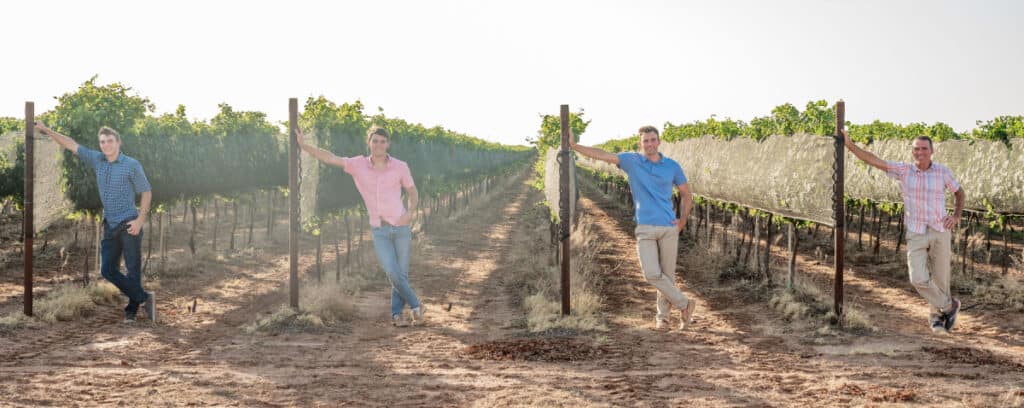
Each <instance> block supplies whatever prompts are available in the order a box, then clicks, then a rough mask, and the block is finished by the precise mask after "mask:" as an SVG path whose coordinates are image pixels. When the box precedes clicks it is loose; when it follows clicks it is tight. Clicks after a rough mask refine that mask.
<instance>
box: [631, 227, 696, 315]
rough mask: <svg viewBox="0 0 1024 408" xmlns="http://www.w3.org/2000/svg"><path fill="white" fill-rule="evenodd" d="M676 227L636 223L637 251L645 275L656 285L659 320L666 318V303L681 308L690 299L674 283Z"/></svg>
mask: <svg viewBox="0 0 1024 408" xmlns="http://www.w3.org/2000/svg"><path fill="white" fill-rule="evenodd" d="M678 252H679V230H677V229H676V227H659V226H656V225H643V224H641V225H637V227H636V253H637V255H638V256H639V258H640V269H643V271H644V278H646V279H647V281H648V282H650V283H651V284H652V285H654V287H655V288H657V289H658V315H657V319H658V320H668V317H669V312H670V311H671V309H669V303H671V304H672V305H673V306H675V307H677V308H679V310H683V309H685V308H686V305H687V303H689V301H688V300H687V299H686V295H684V294H683V292H682V291H680V290H679V288H677V287H676V257H677V255H678Z"/></svg>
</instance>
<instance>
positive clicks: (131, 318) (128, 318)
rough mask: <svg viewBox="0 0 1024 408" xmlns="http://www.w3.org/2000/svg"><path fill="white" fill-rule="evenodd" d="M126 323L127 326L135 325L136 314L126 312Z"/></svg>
mask: <svg viewBox="0 0 1024 408" xmlns="http://www.w3.org/2000/svg"><path fill="white" fill-rule="evenodd" d="M124 323H125V324H135V313H128V312H125V314H124Z"/></svg>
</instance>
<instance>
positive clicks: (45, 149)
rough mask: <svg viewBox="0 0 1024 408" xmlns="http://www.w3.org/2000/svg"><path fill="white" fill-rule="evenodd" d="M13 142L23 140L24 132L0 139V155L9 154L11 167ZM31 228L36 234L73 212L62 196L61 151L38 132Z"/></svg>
mask: <svg viewBox="0 0 1024 408" xmlns="http://www.w3.org/2000/svg"><path fill="white" fill-rule="evenodd" d="M15 139H20V140H25V133H24V132H10V133H7V134H5V135H3V137H0V152H5V153H7V154H9V157H7V159H8V160H9V161H10V162H11V163H13V162H14V161H15V159H16V157H14V154H15V149H13V145H14V142H15ZM33 140H34V142H35V143H33V152H34V156H35V157H34V159H35V161H34V162H33V164H34V165H33V166H32V167H33V171H34V173H35V174H34V180H33V185H32V186H33V190H34V192H33V200H32V203H33V212H32V216H33V220H32V221H33V222H32V224H33V227H34V230H35V232H36V233H38V232H40V231H42V230H44V229H46V228H47V227H49V226H50V225H52V224H53V223H54V222H56V221H59V220H60V219H62V218H64V217H65V216H67V214H68V213H70V212H71V210H72V209H73V208H74V207H73V205H72V204H71V201H69V200H68V199H67V198H65V195H64V181H63V180H62V177H61V168H62V166H61V163H62V162H63V160H64V154H63V150H64V147H62V146H61V145H59V144H57V143H56V142H54V141H53V140H51V139H50V138H49V137H47V136H44V135H40V134H38V132H37V133H36V135H35V137H34V138H33Z"/></svg>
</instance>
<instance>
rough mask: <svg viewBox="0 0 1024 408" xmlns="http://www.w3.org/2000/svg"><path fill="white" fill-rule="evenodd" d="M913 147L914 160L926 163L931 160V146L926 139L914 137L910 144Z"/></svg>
mask: <svg viewBox="0 0 1024 408" xmlns="http://www.w3.org/2000/svg"><path fill="white" fill-rule="evenodd" d="M911 146H912V147H913V149H914V161H915V162H918V163H922V164H923V163H928V162H931V160H932V147H931V146H930V145H929V144H928V141H927V140H920V139H914V144H913V145H911Z"/></svg>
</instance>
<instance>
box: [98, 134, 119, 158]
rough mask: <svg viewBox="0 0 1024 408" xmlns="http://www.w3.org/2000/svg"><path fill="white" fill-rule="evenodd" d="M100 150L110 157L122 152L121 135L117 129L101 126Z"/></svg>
mask: <svg viewBox="0 0 1024 408" xmlns="http://www.w3.org/2000/svg"><path fill="white" fill-rule="evenodd" d="M99 138H100V151H102V152H103V154H104V155H106V156H108V157H117V155H118V154H119V153H120V152H121V135H119V134H117V131H116V130H114V129H111V128H109V127H106V126H104V127H101V128H100V133H99Z"/></svg>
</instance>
